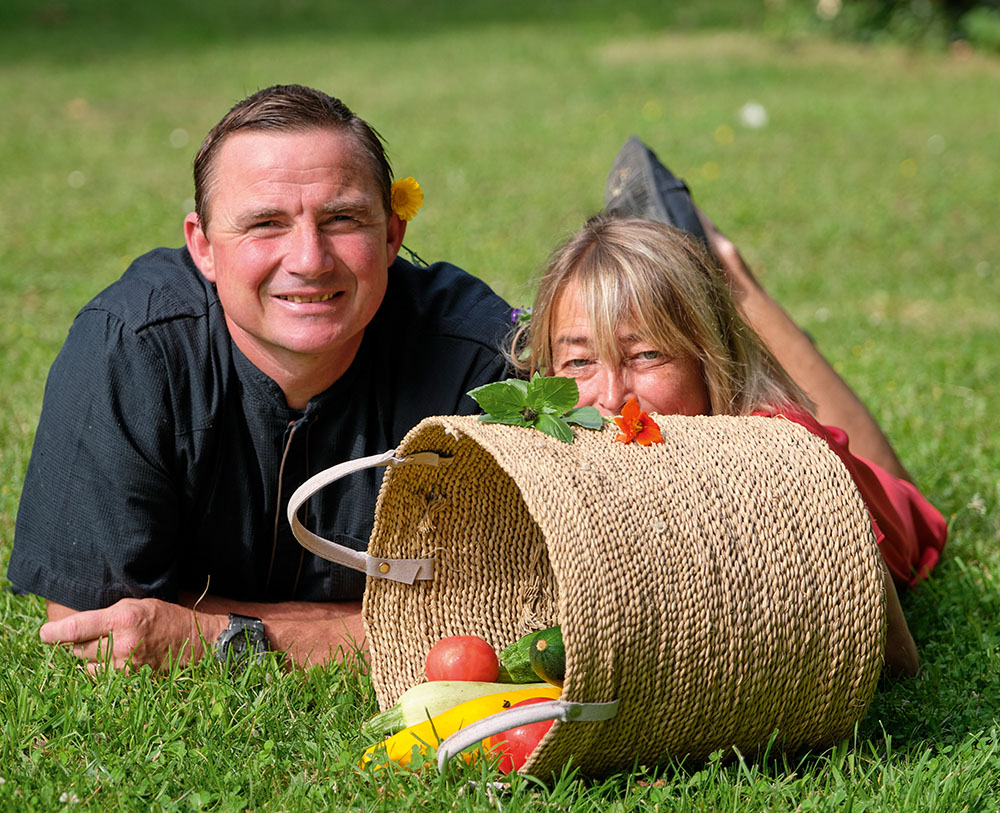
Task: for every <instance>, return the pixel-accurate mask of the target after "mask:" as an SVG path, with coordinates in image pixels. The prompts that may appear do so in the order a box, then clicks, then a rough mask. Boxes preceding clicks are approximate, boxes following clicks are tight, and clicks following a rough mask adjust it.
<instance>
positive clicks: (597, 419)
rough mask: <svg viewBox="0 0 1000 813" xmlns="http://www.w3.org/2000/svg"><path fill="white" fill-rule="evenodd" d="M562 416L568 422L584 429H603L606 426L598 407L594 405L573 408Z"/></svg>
mask: <svg viewBox="0 0 1000 813" xmlns="http://www.w3.org/2000/svg"><path fill="white" fill-rule="evenodd" d="M562 418H563V420H564V421H566V423H575V424H576V425H577V426H582V427H583V428H584V429H601V428H603V426H604V418H603V417H602V416H601V413H600V412H598V410H597V407H592V406H585V407H577V408H576V409H571V410H570V411H569V412H567V413H566V414H565V415H563V416H562Z"/></svg>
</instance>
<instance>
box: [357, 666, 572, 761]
mask: <svg viewBox="0 0 1000 813" xmlns="http://www.w3.org/2000/svg"><path fill="white" fill-rule="evenodd" d="M516 686H517V684H516V683H513V684H511V690H510V691H503V692H499V693H497V694H488V695H485V696H484V697H477V698H475V699H474V700H467V701H466V702H465V703H460V704H459V705H457V706H454V707H452V708H450V709H448V710H447V711H443V712H441V713H440V714H438V715H437V716H436V717H432V718H431V719H430V720H424V721H423V722H422V723H417V724H415V725H411V726H410V727H409V728H404V729H403V730H402V731H400V732H398V733H396V734H393V735H392V736H391V737H389V738H387V739H385V740H382V741H380V742H377V743H375V744H374V745H372V746H370V747H369V748H368V749H367V750H366V751H365V752H364V754H363V755H362V756H361V764H362V765H364V764H365V763H367V762H369V761H371V760H372V759H374V758H375V755H376V752H378V751H380V750H381V749H385V754H386V757H387V758H388V759H389V760H391V761H392V762H395V763H397V764H399V765H409V763H410V757H411V756H412V754H413V746H417V748H418V749H419V752H420V753H421V754H424V753H426V752H427V749H428V747H430V748H437V746H438V744H439V743H440V742H441V740H444V739H445V738H446V737H450V736H451V735H452V734H454V733H455V732H456V731H458V729H460V728H463V727H464V726H467V725H469V724H470V723H474V722H475V721H476V720H481V719H482V718H483V717H489V716H490V715H491V714H496V713H497V712H500V711H503V710H504V709H506V708H510V707H511V706H513V705H514V704H515V703H520V702H521V701H522V700H527V699H528V698H530V697H545V698H547V699H549V700H556V699H558V697H559V695H560V694H562V689H560V688H558V687H557V686H550V687H547V688H538V687H537V686H536V687H533V688H531V689H517V688H515V687H516Z"/></svg>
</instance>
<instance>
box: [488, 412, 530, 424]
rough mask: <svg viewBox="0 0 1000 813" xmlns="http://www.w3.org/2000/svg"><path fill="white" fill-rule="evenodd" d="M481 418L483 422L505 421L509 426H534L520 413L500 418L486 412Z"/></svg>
mask: <svg viewBox="0 0 1000 813" xmlns="http://www.w3.org/2000/svg"><path fill="white" fill-rule="evenodd" d="M479 420H480V422H482V423H503V424H506V425H507V426H534V424H533V423H531V422H529V421H526V420H525V419H524V418H522V417H521V416H520V415H509V416H507V417H506V418H498V417H497V416H496V415H490V414H489V413H486V414H485V415H480V416H479Z"/></svg>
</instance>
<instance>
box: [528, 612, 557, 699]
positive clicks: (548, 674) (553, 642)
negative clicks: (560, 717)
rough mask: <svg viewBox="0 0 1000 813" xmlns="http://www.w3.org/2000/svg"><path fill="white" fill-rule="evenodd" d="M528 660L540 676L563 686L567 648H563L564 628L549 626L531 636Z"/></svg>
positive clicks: (548, 681) (553, 683)
mask: <svg viewBox="0 0 1000 813" xmlns="http://www.w3.org/2000/svg"><path fill="white" fill-rule="evenodd" d="M528 661H529V663H530V664H531V669H532V671H533V672H534V673H535V674H536V675H538V677H540V678H541V679H542V680H544V681H546V682H547V683H551V684H552V685H553V686H558V687H560V688H562V685H563V681H564V680H565V679H566V650H565V649H564V648H563V640H562V630H561V629H560V628H559V627H549V628H548V629H547V630H542V631H541V632H536V633H535V634H534V635H533V636H531V643H530V645H529V647H528Z"/></svg>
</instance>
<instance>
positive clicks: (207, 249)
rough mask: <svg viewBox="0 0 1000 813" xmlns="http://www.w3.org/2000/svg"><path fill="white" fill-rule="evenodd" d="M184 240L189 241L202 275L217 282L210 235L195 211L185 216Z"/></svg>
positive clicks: (188, 244)
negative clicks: (209, 239) (209, 240)
mask: <svg viewBox="0 0 1000 813" xmlns="http://www.w3.org/2000/svg"><path fill="white" fill-rule="evenodd" d="M184 242H185V243H187V249H188V252H189V253H190V254H191V259H192V260H194V264H195V265H196V266H198V270H199V271H201V273H202V276H203V277H205V279H207V280H208V281H209V282H215V257H214V255H213V254H212V244H211V243H209V242H208V235H207V234H205V230H204V229H203V228H202V227H201V218H199V217H198V215H197V214H196V213H195V212H191V213H190V214H189V215H188V216H187V217H185V218H184Z"/></svg>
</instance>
